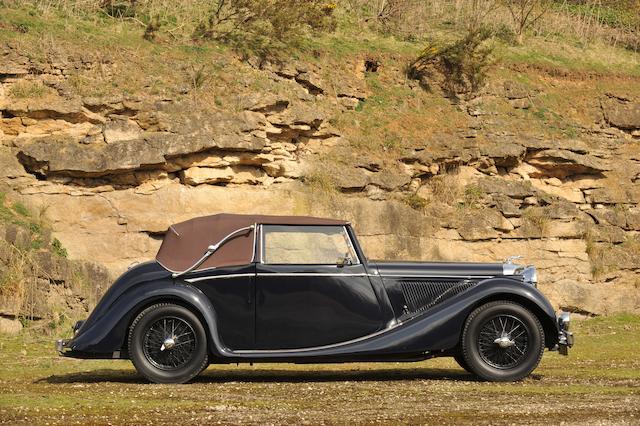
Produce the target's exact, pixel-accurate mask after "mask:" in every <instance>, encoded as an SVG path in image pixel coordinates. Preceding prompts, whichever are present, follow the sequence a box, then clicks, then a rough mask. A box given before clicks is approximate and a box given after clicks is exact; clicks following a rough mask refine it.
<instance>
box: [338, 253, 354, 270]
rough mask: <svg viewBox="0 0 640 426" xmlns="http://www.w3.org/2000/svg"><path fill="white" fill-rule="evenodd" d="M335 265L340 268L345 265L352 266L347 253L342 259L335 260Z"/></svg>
mask: <svg viewBox="0 0 640 426" xmlns="http://www.w3.org/2000/svg"><path fill="white" fill-rule="evenodd" d="M336 265H338V267H340V268H341V267H343V266H345V265H347V266H348V265H353V260H351V256H349V253H345V255H344V256H343V257H339V258H338V260H336Z"/></svg>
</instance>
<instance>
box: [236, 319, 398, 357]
mask: <svg viewBox="0 0 640 426" xmlns="http://www.w3.org/2000/svg"><path fill="white" fill-rule="evenodd" d="M402 324H403V323H401V322H398V323H395V324H393V325H391V326H389V327H387V328H385V329H383V330H380V331H376V332H375V333H372V334H368V335H366V336H362V337H357V338H355V339H352V340H347V341H346V342H340V343H333V344H331V345H324V346H314V347H312V348H302V349H257V350H247V349H242V350H239V351H232V352H231V353H232V354H245V355H246V354H288V353H304V352H312V351H317V350H323V349H332V348H337V347H340V346H346V345H350V344H352V343H357V342H361V341H363V340H367V339H371V338H372V337H376V336H379V335H381V334H384V333H386V332H388V331H391V330H393V329H395V328H398V327H399V326H401V325H402Z"/></svg>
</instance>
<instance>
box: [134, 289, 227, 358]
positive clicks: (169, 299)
mask: <svg viewBox="0 0 640 426" xmlns="http://www.w3.org/2000/svg"><path fill="white" fill-rule="evenodd" d="M162 303H170V304H174V305H178V306H182V307H183V308H185V309H188V310H189V311H190V312H191V313H192V314H194V315H195V316H196V317H197V318H198V320H199V321H200V323H201V324H202V326H203V328H204V331H205V333H206V336H207V346H208V352H209V354H210V355H215V352H217V351H215V352H214V351H212V344H213V342H214V337H213V335H212V327H211V325H212V324H210V323H209V321H211V319H209V320H207V319H206V318H205V316H204V315H203V313H202V312H201V310H200V308H198V307H197V306H196V305H195V304H194V303H192V302H190V301H187V300H185V299H184V298H182V297H180V296H178V295H175V294H167V295H159V296H156V297H153V298H150V299H146V300H143V301H141V302H140V303H139V304H137V305H136V306H135V307H134V308H132V309H131V310H130V311H129V312H128V313H127V315H126V317H127V319H126V327H125V333H124V335H123V341H122V351H123V353H125V354H127V356H128V353H129V338H128V337H129V333H130V332H131V325H132V324H133V322H134V321H135V319H136V318H137V317H138V315H140V313H141V312H142V311H144V310H145V309H147V308H149V307H151V306H153V305H158V304H162ZM123 320H124V319H123ZM216 337H217V336H216Z"/></svg>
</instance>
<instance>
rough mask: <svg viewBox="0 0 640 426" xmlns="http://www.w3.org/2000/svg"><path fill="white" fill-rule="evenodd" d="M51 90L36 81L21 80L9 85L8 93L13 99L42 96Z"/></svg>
mask: <svg viewBox="0 0 640 426" xmlns="http://www.w3.org/2000/svg"><path fill="white" fill-rule="evenodd" d="M51 92H52V90H51V89H50V88H48V87H47V86H45V85H44V84H42V83H41V82H38V81H28V80H26V81H25V80H21V81H18V82H16V83H14V84H12V85H11V86H10V87H9V90H8V93H9V96H11V97H12V98H14V99H33V98H42V97H44V96H45V95H47V94H49V93H51Z"/></svg>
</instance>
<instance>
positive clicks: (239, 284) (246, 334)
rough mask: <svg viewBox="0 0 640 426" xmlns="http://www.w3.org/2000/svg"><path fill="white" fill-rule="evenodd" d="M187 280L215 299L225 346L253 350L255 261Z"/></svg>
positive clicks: (199, 273) (217, 316)
mask: <svg viewBox="0 0 640 426" xmlns="http://www.w3.org/2000/svg"><path fill="white" fill-rule="evenodd" d="M185 281H187V282H189V283H190V284H191V285H193V286H194V287H197V288H198V289H200V290H201V291H202V292H203V293H204V294H205V295H206V296H207V298H208V299H209V301H211V304H212V305H213V308H214V309H215V313H216V321H217V324H216V326H217V328H218V333H219V337H220V339H221V340H222V342H223V343H224V345H225V346H226V347H228V348H230V349H233V350H241V349H252V348H253V346H254V325H255V298H254V295H255V263H250V264H248V265H241V266H228V267H219V268H215V269H212V270H204V271H199V272H194V273H193V274H190V275H189V277H188V278H186V279H185Z"/></svg>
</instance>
